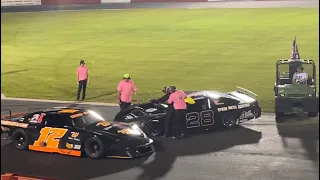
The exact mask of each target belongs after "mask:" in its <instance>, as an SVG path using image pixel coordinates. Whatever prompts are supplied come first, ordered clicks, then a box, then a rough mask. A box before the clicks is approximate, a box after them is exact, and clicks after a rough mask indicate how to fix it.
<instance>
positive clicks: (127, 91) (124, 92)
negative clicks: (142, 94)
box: [117, 74, 139, 111]
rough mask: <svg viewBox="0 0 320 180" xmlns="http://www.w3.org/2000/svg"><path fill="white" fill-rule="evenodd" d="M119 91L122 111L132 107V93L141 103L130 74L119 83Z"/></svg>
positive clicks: (124, 76)
mask: <svg viewBox="0 0 320 180" xmlns="http://www.w3.org/2000/svg"><path fill="white" fill-rule="evenodd" d="M117 90H118V100H117V101H118V103H119V105H120V109H121V111H123V110H125V109H127V108H128V107H130V106H131V95H132V93H134V94H135V96H136V98H137V101H138V103H139V98H138V93H137V88H136V85H135V84H134V83H133V81H132V80H131V76H130V75H129V74H124V75H123V80H122V81H120V82H119V84H118V87H117Z"/></svg>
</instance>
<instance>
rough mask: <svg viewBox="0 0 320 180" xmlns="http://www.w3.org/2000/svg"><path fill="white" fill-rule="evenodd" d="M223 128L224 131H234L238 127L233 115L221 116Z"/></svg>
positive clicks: (225, 114)
mask: <svg viewBox="0 0 320 180" xmlns="http://www.w3.org/2000/svg"><path fill="white" fill-rule="evenodd" d="M220 122H221V127H222V128H223V129H224V130H228V129H232V128H234V127H235V126H236V125H237V118H236V117H235V116H234V115H233V114H232V113H229V112H228V113H224V114H222V115H221V119H220Z"/></svg>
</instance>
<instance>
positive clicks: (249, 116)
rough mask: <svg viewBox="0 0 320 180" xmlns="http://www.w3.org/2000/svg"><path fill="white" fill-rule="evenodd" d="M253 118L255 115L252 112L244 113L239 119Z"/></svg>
mask: <svg viewBox="0 0 320 180" xmlns="http://www.w3.org/2000/svg"><path fill="white" fill-rule="evenodd" d="M252 116H253V113H252V112H251V110H249V111H243V112H242V113H241V115H240V117H239V119H247V118H251V117H252Z"/></svg>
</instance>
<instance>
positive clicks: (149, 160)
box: [1, 100, 319, 180]
mask: <svg viewBox="0 0 320 180" xmlns="http://www.w3.org/2000/svg"><path fill="white" fill-rule="evenodd" d="M69 105H70V104H58V103H43V102H21V101H12V100H1V109H2V110H3V109H12V110H13V113H15V112H21V111H25V110H26V109H25V108H30V109H29V111H34V110H37V109H43V108H49V107H57V106H69ZM78 107H84V108H90V109H92V110H95V111H97V112H99V113H101V114H102V115H103V116H104V117H106V119H110V120H111V119H112V118H113V117H114V115H115V114H116V113H117V112H118V110H119V108H118V107H105V106H92V105H78ZM316 119H318V117H317V118H305V117H300V118H299V117H288V121H287V122H285V123H284V124H283V125H277V124H276V123H275V120H274V117H273V115H272V114H263V115H262V117H261V118H259V119H255V120H252V121H250V122H247V123H245V124H244V125H243V126H241V127H238V128H236V129H234V130H230V131H226V132H215V133H206V134H202V135H197V136H192V137H190V138H187V139H183V140H173V139H166V138H155V139H154V141H155V149H156V153H154V154H153V155H151V156H149V157H144V158H140V159H134V160H124V159H102V160H90V159H86V158H74V157H68V156H64V155H57V154H46V153H39V152H30V151H18V150H15V149H14V148H13V147H12V146H11V144H10V140H3V136H2V137H1V138H2V139H1V172H15V173H23V174H30V175H38V176H46V177H54V178H59V179H65V180H81V179H96V180H105V179H116V180H155V179H157V178H159V179H166V180H173V179H177V180H179V179H183V180H248V179H254V180H289V179H290V180H301V179H307V180H317V179H319V170H318V169H319V156H318V154H319V125H318V124H317V123H318V122H319V121H318V120H316ZM308 121H309V122H310V121H315V122H316V124H314V123H310V124H307V123H306V122H308Z"/></svg>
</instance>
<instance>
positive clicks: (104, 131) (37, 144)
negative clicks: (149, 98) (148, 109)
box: [1, 108, 154, 159]
mask: <svg viewBox="0 0 320 180" xmlns="http://www.w3.org/2000/svg"><path fill="white" fill-rule="evenodd" d="M10 114H11V112H10ZM2 133H7V134H8V136H9V137H10V138H11V140H12V144H13V145H14V147H16V148H17V149H21V150H28V149H29V150H33V151H41V152H49V153H59V154H65V155H71V156H82V155H86V156H88V157H89V158H93V159H95V158H102V157H110V158H134V157H139V156H143V155H146V154H151V153H153V152H154V147H153V141H152V139H150V138H148V137H147V136H146V134H145V133H144V132H143V131H142V130H141V129H140V128H139V127H137V126H133V125H129V124H127V123H119V122H118V123H117V122H109V121H105V120H104V119H103V118H102V117H101V116H100V115H99V114H97V113H96V112H94V111H91V110H87V109H81V108H50V109H46V110H42V111H37V112H33V113H28V114H25V115H22V116H20V117H16V118H12V116H11V115H9V117H6V118H3V117H2V118H1V134H2Z"/></svg>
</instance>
